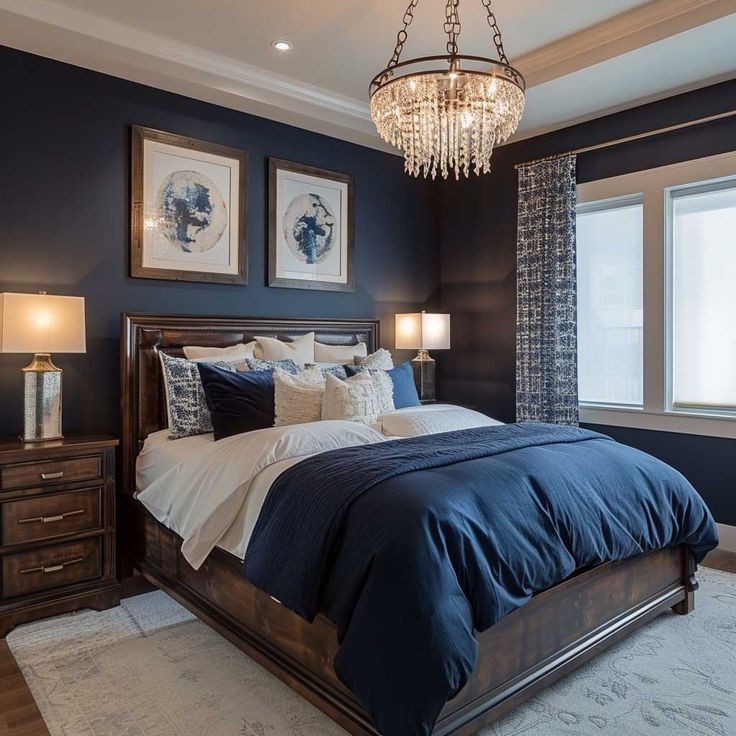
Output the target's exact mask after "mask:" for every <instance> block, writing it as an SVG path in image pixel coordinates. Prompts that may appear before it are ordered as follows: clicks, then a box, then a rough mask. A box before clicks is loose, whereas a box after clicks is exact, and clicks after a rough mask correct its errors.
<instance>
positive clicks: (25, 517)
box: [0, 488, 102, 546]
mask: <svg viewBox="0 0 736 736" xmlns="http://www.w3.org/2000/svg"><path fill="white" fill-rule="evenodd" d="M0 513H1V514H2V543H3V544H4V545H7V546H10V545H13V544H25V543H27V542H41V541H44V540H47V539H53V538H55V537H61V536H64V535H65V534H75V533H77V532H86V531H92V530H94V529H99V528H100V527H101V525H102V488H87V489H85V490H83V491H72V492H71V493H55V494H54V495H52V496H40V497H36V498H26V499H22V500H20V501H11V502H10V503H5V504H3V505H2V509H1V510H0Z"/></svg>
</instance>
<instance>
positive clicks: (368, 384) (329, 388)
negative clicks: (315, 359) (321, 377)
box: [322, 373, 380, 424]
mask: <svg viewBox="0 0 736 736" xmlns="http://www.w3.org/2000/svg"><path fill="white" fill-rule="evenodd" d="M379 414H380V409H379V398H378V391H377V389H376V384H375V383H374V381H373V378H372V377H371V376H370V375H368V374H361V373H359V374H358V375H357V376H352V377H351V378H348V379H347V380H346V381H341V380H340V379H339V378H336V377H335V376H333V375H332V374H330V373H328V374H326V375H325V389H324V398H323V400H322V419H347V420H348V421H351V422H362V423H363V424H373V423H374V422H375V421H376V420H377V419H378V415H379Z"/></svg>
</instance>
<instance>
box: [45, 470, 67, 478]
mask: <svg viewBox="0 0 736 736" xmlns="http://www.w3.org/2000/svg"><path fill="white" fill-rule="evenodd" d="M63 477H64V471H63V470H60V471H59V472H58V473H41V480H55V479H56V478H63Z"/></svg>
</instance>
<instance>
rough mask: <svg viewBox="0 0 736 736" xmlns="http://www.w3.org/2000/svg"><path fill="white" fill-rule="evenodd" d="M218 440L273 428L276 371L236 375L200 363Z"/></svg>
mask: <svg viewBox="0 0 736 736" xmlns="http://www.w3.org/2000/svg"><path fill="white" fill-rule="evenodd" d="M198 368H199V373H200V376H201V379H202V386H203V387H204V393H205V395H206V397H207V405H208V407H209V409H210V413H211V416H212V426H213V429H214V433H215V440H221V439H223V438H225V437H230V436H231V435H234V434H241V433H242V432H252V431H253V430H254V429H265V428H266V427H272V426H273V416H274V378H273V371H244V372H242V373H233V372H229V371H225V370H222V369H221V368H218V367H217V365H216V364H215V363H199V364H198Z"/></svg>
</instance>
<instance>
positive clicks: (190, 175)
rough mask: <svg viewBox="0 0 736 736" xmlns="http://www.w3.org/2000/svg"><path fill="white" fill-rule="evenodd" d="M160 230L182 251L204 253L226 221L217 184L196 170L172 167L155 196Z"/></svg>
mask: <svg viewBox="0 0 736 736" xmlns="http://www.w3.org/2000/svg"><path fill="white" fill-rule="evenodd" d="M156 211H157V219H158V222H159V223H160V232H161V234H162V235H163V236H164V237H165V238H166V239H167V240H168V241H169V242H170V243H171V244H172V245H173V246H174V247H175V248H177V249H178V250H180V251H181V252H182V253H204V252H205V251H208V250H211V249H212V248H214V246H215V245H217V243H218V242H219V240H220V238H221V237H222V234H223V233H224V232H225V228H226V227H227V223H228V211H227V205H226V204H225V200H224V198H223V196H222V194H221V193H220V190H219V189H218V187H217V185H216V184H215V183H214V182H213V181H212V179H210V178H209V177H208V176H206V175H205V174H202V173H200V172H198V171H186V170H185V171H174V172H172V173H171V174H169V175H168V176H167V177H166V178H165V179H164V180H163V182H162V183H161V186H160V187H159V190H158V196H157V197H156Z"/></svg>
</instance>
